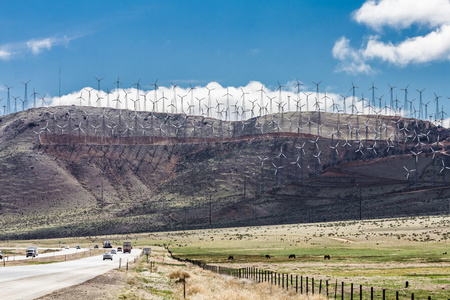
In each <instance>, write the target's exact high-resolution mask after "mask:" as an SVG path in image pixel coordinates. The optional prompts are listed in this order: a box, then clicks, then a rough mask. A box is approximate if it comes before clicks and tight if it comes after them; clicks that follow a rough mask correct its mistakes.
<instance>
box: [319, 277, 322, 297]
mask: <svg viewBox="0 0 450 300" xmlns="http://www.w3.org/2000/svg"><path fill="white" fill-rule="evenodd" d="M321 293H322V279H320V283H319V295H320V294H321Z"/></svg>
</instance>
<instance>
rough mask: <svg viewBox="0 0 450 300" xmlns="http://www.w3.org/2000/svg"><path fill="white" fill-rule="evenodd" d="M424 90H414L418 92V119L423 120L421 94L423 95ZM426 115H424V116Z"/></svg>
mask: <svg viewBox="0 0 450 300" xmlns="http://www.w3.org/2000/svg"><path fill="white" fill-rule="evenodd" d="M425 90H426V89H423V90H418V89H416V91H418V92H419V119H422V118H423V114H422V105H423V104H422V93H423V91H425ZM425 115H426V114H425Z"/></svg>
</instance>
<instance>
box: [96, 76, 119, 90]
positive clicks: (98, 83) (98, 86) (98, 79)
mask: <svg viewBox="0 0 450 300" xmlns="http://www.w3.org/2000/svg"><path fill="white" fill-rule="evenodd" d="M95 79H97V91H99V92H100V81H102V80H103V79H104V78H97V77H95ZM117 81H119V78H117Z"/></svg>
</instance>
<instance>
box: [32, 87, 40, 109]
mask: <svg viewBox="0 0 450 300" xmlns="http://www.w3.org/2000/svg"><path fill="white" fill-rule="evenodd" d="M36 95H39V93H36V91H35V90H34V88H33V94H31V96H33V108H36V107H37V106H36Z"/></svg>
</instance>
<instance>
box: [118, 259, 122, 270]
mask: <svg viewBox="0 0 450 300" xmlns="http://www.w3.org/2000/svg"><path fill="white" fill-rule="evenodd" d="M121 266H122V258H120V259H119V269H120V267H121Z"/></svg>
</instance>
